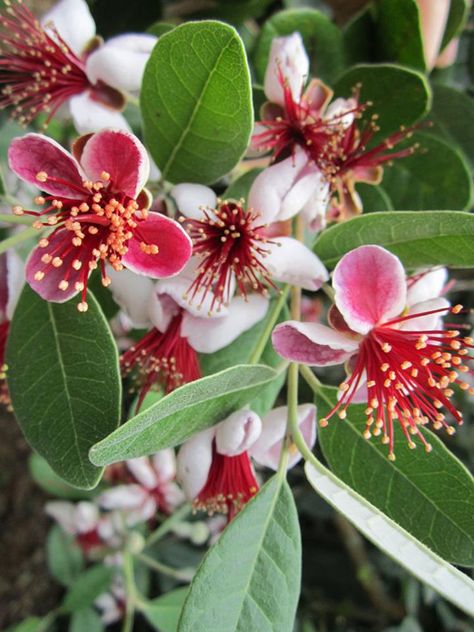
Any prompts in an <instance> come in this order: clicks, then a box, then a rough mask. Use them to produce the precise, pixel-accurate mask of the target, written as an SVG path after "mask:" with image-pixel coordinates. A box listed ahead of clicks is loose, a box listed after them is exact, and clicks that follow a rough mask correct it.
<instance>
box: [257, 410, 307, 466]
mask: <svg viewBox="0 0 474 632" xmlns="http://www.w3.org/2000/svg"><path fill="white" fill-rule="evenodd" d="M287 419H288V407H287V406H280V407H278V408H274V409H273V410H272V411H270V412H269V413H267V414H266V415H265V417H264V418H263V419H262V433H261V435H260V437H259V438H258V439H257V441H256V442H255V443H254V445H253V446H252V447H251V448H250V450H249V454H250V456H251V457H252V458H254V459H255V461H256V462H257V463H258V464H259V465H263V466H265V467H269V468H271V469H272V470H277V469H278V463H279V460H280V452H281V446H282V440H283V437H284V436H285V433H286V424H287ZM298 426H299V429H300V430H301V433H302V435H303V437H304V440H305V442H306V444H307V446H308V448H309V449H310V450H311V449H312V448H313V446H314V442H315V441H316V406H314V405H313V404H302V405H301V406H298ZM300 459H301V454H300V453H299V452H296V453H295V454H291V455H290V457H289V460H288V468H290V467H293V466H294V465H296V463H298V461H299V460H300Z"/></svg>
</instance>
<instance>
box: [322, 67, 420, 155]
mask: <svg viewBox="0 0 474 632" xmlns="http://www.w3.org/2000/svg"><path fill="white" fill-rule="evenodd" d="M358 84H361V89H360V100H361V102H366V101H371V102H372V103H373V106H372V107H370V108H368V109H367V116H368V117H370V116H371V115H372V114H374V113H376V114H378V115H379V118H378V120H377V125H378V126H379V127H380V132H379V133H377V134H375V135H374V142H377V141H381V140H383V139H384V138H385V137H386V136H387V135H388V134H391V133H393V132H395V131H397V130H398V129H399V128H400V125H405V126H409V125H413V124H414V123H416V122H417V121H418V120H419V119H420V118H421V117H422V116H424V115H425V114H426V113H427V111H428V109H429V107H430V101H431V92H430V87H429V84H428V82H427V80H426V78H425V77H424V75H422V74H421V73H419V72H417V71H416V70H412V69H410V68H404V67H402V66H397V65H395V64H371V65H363V64H361V65H359V66H354V67H353V68H351V69H350V70H348V71H347V72H345V73H344V74H343V75H342V77H340V78H339V79H338V81H337V83H336V85H335V88H334V91H335V95H336V96H341V97H346V98H347V97H349V96H350V95H351V91H352V89H353V88H354V87H355V86H356V85H358Z"/></svg>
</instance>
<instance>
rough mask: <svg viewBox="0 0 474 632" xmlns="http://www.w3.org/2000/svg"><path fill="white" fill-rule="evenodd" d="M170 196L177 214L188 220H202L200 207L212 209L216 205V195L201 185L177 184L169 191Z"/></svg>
mask: <svg viewBox="0 0 474 632" xmlns="http://www.w3.org/2000/svg"><path fill="white" fill-rule="evenodd" d="M171 195H172V197H173V198H174V200H175V202H176V206H177V207H178V213H180V214H181V215H185V216H186V217H189V218H190V219H202V217H203V214H202V210H201V206H205V207H206V208H210V209H214V208H216V205H217V197H216V194H215V193H214V191H213V190H212V189H210V188H209V187H206V186H204V185H203V184H192V183H188V182H183V183H182V184H177V185H176V186H174V187H173V188H172V189H171Z"/></svg>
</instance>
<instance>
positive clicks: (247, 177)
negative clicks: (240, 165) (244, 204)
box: [223, 169, 262, 200]
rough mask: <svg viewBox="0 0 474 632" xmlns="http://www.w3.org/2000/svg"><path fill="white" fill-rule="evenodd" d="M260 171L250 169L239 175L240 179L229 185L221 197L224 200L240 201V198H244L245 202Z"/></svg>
mask: <svg viewBox="0 0 474 632" xmlns="http://www.w3.org/2000/svg"><path fill="white" fill-rule="evenodd" d="M261 171H262V169H250V171H247V172H246V173H244V174H243V175H241V176H240V178H237V179H236V180H234V181H233V182H231V183H230V185H229V186H228V187H227V190H226V192H225V193H224V195H223V197H224V198H226V199H229V198H232V199H234V200H240V198H244V200H247V198H248V196H249V191H250V187H251V186H252V184H253V181H254V180H255V178H256V177H257V176H258V174H259V173H261Z"/></svg>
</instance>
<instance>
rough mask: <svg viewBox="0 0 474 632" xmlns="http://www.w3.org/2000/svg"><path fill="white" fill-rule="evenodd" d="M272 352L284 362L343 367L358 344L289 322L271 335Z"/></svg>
mask: <svg viewBox="0 0 474 632" xmlns="http://www.w3.org/2000/svg"><path fill="white" fill-rule="evenodd" d="M272 341H273V346H274V348H275V351H276V352H277V353H278V354H279V355H281V356H282V357H283V358H286V359H287V360H291V361H292V362H301V363H303V364H310V365H314V366H331V365H334V364H342V363H343V362H345V361H346V360H348V359H349V358H350V357H351V355H353V354H354V353H355V352H356V351H357V349H358V347H359V344H358V342H357V341H356V340H354V339H353V338H350V337H349V336H346V335H345V334H342V333H339V332H337V331H334V330H333V329H331V328H330V327H326V325H320V324H319V323H301V322H299V321H296V320H288V321H286V322H284V323H281V324H280V325H277V326H276V327H275V329H274V330H273V333H272Z"/></svg>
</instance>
